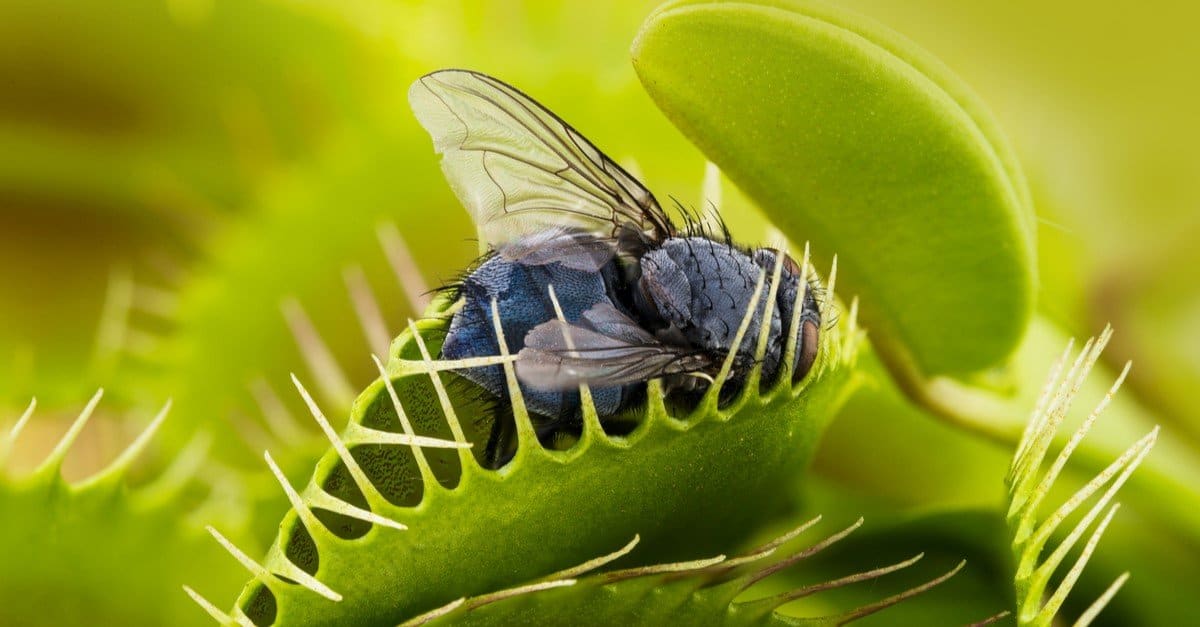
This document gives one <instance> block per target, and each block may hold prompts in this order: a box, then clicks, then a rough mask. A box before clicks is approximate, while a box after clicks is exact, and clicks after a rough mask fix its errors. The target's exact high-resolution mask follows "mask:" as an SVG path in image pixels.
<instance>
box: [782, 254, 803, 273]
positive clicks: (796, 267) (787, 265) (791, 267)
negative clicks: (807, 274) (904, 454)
mask: <svg viewBox="0 0 1200 627" xmlns="http://www.w3.org/2000/svg"><path fill="white" fill-rule="evenodd" d="M783 269H784V271H786V272H788V273H789V274H791V275H793V276H800V264H798V263H796V260H795V259H792V256H791V255H789V254H787V253H783Z"/></svg>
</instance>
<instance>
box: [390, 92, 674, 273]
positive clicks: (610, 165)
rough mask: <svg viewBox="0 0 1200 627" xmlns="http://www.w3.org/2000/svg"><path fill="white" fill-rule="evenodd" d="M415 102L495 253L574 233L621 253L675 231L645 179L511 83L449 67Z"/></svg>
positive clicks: (413, 94)
mask: <svg viewBox="0 0 1200 627" xmlns="http://www.w3.org/2000/svg"><path fill="white" fill-rule="evenodd" d="M408 99H409V103H410V104H411V105H412V109H413V112H414V113H415V114H416V116H417V119H418V120H419V121H420V122H421V125H422V126H423V127H425V130H427V131H428V132H429V134H430V135H431V136H432V137H433V144H434V148H435V149H436V150H437V151H438V152H439V153H441V154H442V170H443V172H445V174H446V179H447V181H448V182H449V183H450V187H451V188H452V189H453V190H454V193H455V194H456V195H457V196H458V198H459V200H460V201H461V202H462V203H463V205H464V206H465V207H466V208H467V211H469V212H470V213H471V217H472V218H473V219H474V221H475V224H476V226H477V228H478V229H479V232H480V236H481V238H482V239H483V241H485V242H486V243H487V244H489V245H490V246H491V247H492V248H495V249H498V250H502V249H503V248H504V247H505V246H507V245H509V244H512V243H514V242H517V241H519V240H522V239H525V238H528V237H530V236H535V235H536V234H538V233H541V232H543V231H546V230H548V229H557V230H559V231H562V230H563V229H567V230H570V231H574V232H579V233H586V234H591V235H592V236H594V237H595V238H596V239H597V240H603V241H606V242H608V245H609V246H610V247H611V248H612V249H613V250H614V252H615V250H616V248H617V247H618V245H619V242H624V241H627V238H626V235H627V234H628V233H629V232H630V231H633V232H635V233H640V234H641V236H642V238H643V239H648V240H649V241H661V240H662V239H664V238H666V237H668V236H669V235H670V234H671V233H672V232H673V231H674V227H673V226H672V225H671V222H670V220H669V219H668V218H667V216H666V214H665V213H664V212H663V210H662V208H661V207H660V206H659V204H658V201H656V200H655V199H654V195H653V194H651V193H650V191H649V190H647V189H646V188H645V187H643V186H642V184H641V183H639V182H638V181H637V179H635V178H633V176H631V175H630V174H629V173H628V172H626V171H625V170H624V169H622V168H621V167H620V166H618V165H617V164H616V163H615V162H613V160H612V159H609V158H608V157H607V156H605V155H604V153H602V152H600V151H599V150H598V149H597V148H596V147H595V146H594V145H593V144H592V143H591V142H589V141H588V140H587V139H585V138H584V137H583V136H582V135H580V134H579V132H578V131H576V130H575V129H574V128H572V127H571V126H570V125H569V124H567V123H566V122H564V121H563V120H562V119H561V118H559V117H558V116H556V115H554V114H553V113H551V112H550V111H548V110H547V109H546V108H545V107H542V106H541V105H539V104H538V103H537V102H535V101H534V100H533V99H532V98H530V97H528V96H526V95H525V94H524V93H522V92H521V91H519V90H517V89H516V88H515V87H512V86H511V85H508V84H506V83H504V82H502V81H500V80H497V79H495V78H492V77H490V76H486V75H484V74H479V73H476V72H471V71H466V70H442V71H439V72H434V73H432V74H428V75H426V76H424V77H422V78H420V79H418V80H417V81H416V82H415V83H413V85H412V87H411V88H410V89H409V91H408ZM609 256H610V257H611V254H610V255H609Z"/></svg>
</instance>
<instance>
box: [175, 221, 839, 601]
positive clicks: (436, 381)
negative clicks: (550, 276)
mask: <svg viewBox="0 0 1200 627" xmlns="http://www.w3.org/2000/svg"><path fill="white" fill-rule="evenodd" d="M379 235H380V241H381V243H382V244H383V247H384V252H385V254H386V256H387V258H388V259H389V262H390V264H391V266H392V268H393V270H394V272H395V275H396V278H397V279H398V281H399V283H400V285H401V286H402V288H403V289H404V292H405V294H406V295H407V296H408V298H409V300H410V304H411V305H412V306H413V307H414V308H416V307H424V306H425V305H426V304H427V302H428V301H427V297H426V295H425V294H426V292H427V290H426V288H425V285H424V283H423V282H421V279H420V274H419V272H418V271H417V268H416V265H415V263H414V262H413V258H412V256H411V254H409V252H408V250H407V248H406V247H405V245H404V242H403V240H402V239H401V238H400V236H399V233H398V231H397V230H396V229H395V227H394V226H390V225H385V226H383V227H381V228H380V229H379ZM779 249H780V250H787V248H786V246H780V247H779ZM808 250H809V249H808V246H805V254H804V262H803V264H802V266H801V267H802V269H803V278H804V279H805V280H802V282H801V283H802V285H803V286H804V287H803V289H801V290H798V292H799V294H798V298H797V302H796V305H795V307H794V310H793V311H794V314H793V320H792V324H791V326H790V327H789V328H790V329H792V330H793V332H792V333H791V335H790V337H789V338H788V340H787V346H786V349H785V352H786V355H787V359H786V361H785V362H784V363H785V364H786V365H785V368H789V369H790V364H791V363H793V360H792V359H791V357H792V356H793V355H794V352H795V351H796V350H798V340H799V337H798V336H799V328H800V325H799V315H800V313H801V311H802V305H803V302H804V298H805V293H806V291H807V289H808V287H809V285H810V281H815V279H816V273H815V271H814V270H813V269H812V267H811V265H810V264H809V252H808ZM782 265H783V256H782V255H779V256H777V263H776V266H775V268H774V269H773V271H772V278H771V282H770V287H769V293H768V298H767V301H766V302H767V305H766V306H767V310H766V312H765V313H766V316H770V315H771V314H772V311H773V307H774V304H775V296H776V291H777V289H778V284H779V278H780V274H781V269H782ZM836 276H837V261H836V258H835V259H834V263H833V267H832V269H831V271H830V273H829V281H828V288H827V290H826V294H825V298H823V299H822V301H821V312H820V315H821V319H822V320H830V319H831V318H832V314H833V307H834V295H833V288H834V284H835V281H836ZM766 278H767V274H766V271H763V272H761V273H760V275H759V279H758V283H757V285H756V288H755V293H754V299H753V300H752V301H751V306H749V307H748V308H747V311H746V314H745V316H744V317H743V320H742V324H741V325H740V327H739V329H738V333H737V336H736V338H735V339H736V343H735V344H734V345H738V346H740V345H741V341H742V338H743V337H744V336H745V333H746V331H747V329H748V328H749V325H750V323H751V321H752V317H753V310H754V307H753V304H754V303H757V302H759V296H760V295H761V294H762V291H763V288H764V286H765V285H766ZM345 279H346V284H347V288H348V291H349V293H350V295H351V303H352V305H353V306H354V310H355V312H356V315H357V317H358V319H359V322H360V324H361V326H362V329H363V332H364V336H365V338H366V340H367V342H368V343H369V345H370V346H371V348H372V350H373V351H374V352H375V353H376V354H387V353H388V352H389V349H390V346H389V344H390V335H391V332H390V331H389V330H388V326H387V323H386V321H385V320H384V317H383V315H382V313H381V312H382V309H381V308H380V306H379V304H378V302H379V301H378V299H377V298H376V297H375V295H374V294H373V292H372V290H371V288H370V286H369V284H368V283H367V282H366V280H365V278H364V275H363V273H362V271H361V270H360V269H358V268H351V269H349V270H347V271H346V274H345ZM551 289H552V288H551ZM551 297H552V298H555V297H554V294H553V291H551ZM554 303H555V305H556V310H557V312H558V315H559V316H560V318H561V316H562V311H561V308H560V307H558V306H557V305H558V303H557V300H556V299H555V300H554ZM492 312H493V325H494V329H495V332H496V334H497V338H498V340H499V342H498V344H499V346H500V349H501V350H500V353H501V354H500V355H498V356H495V357H483V358H476V359H468V360H459V361H445V360H436V359H435V358H434V356H433V355H432V354H431V352H430V350H429V347H428V346H427V344H426V342H425V340H424V338H423V337H422V334H421V326H423V325H418V324H416V323H414V322H413V321H412V320H409V327H408V328H409V331H410V333H411V337H412V340H413V341H414V343H415V345H416V347H417V349H418V350H419V351H420V357H421V358H420V359H419V360H405V359H394V360H393V361H392V363H391V364H389V365H387V366H385V365H384V364H383V363H382V362H381V361H380V359H379V358H378V357H373V360H374V363H375V367H376V370H377V372H378V374H379V376H380V378H381V380H382V381H383V382H384V386H385V388H386V390H387V394H388V395H389V397H390V401H391V405H392V408H393V410H394V411H395V413H396V416H397V418H398V419H399V423H400V427H401V432H399V433H396V432H391V431H383V430H378V429H372V428H369V427H366V426H364V425H361V424H358V423H356V422H354V421H350V422H349V423H348V425H347V427H346V429H345V431H344V432H343V433H342V434H340V435H339V434H338V433H337V432H336V431H335V430H334V428H333V427H332V425H331V424H330V423H329V421H328V420H327V419H326V417H325V415H324V413H323V412H322V410H321V409H320V407H319V406H318V404H317V402H316V401H315V400H314V398H313V396H312V394H310V393H309V391H308V390H307V389H306V388H305V386H304V385H303V384H302V383H301V382H300V380H299V378H297V377H296V376H295V375H293V377H292V379H293V383H294V384H295V386H296V389H297V390H298V392H299V394H300V397H301V398H302V399H303V401H304V404H305V406H306V407H307V408H308V410H309V412H310V413H311V414H312V417H313V419H314V420H315V421H316V422H317V424H318V426H319V428H320V430H321V431H322V432H323V433H324V435H325V436H326V438H327V439H328V440H329V443H330V445H331V446H332V448H333V449H334V451H335V452H336V453H337V456H338V458H339V459H340V461H341V462H342V464H343V465H344V466H345V469H346V471H347V472H348V473H349V475H350V477H351V478H352V480H353V483H354V485H355V487H357V488H358V490H359V491H360V493H361V494H362V496H363V497H364V499H365V501H366V505H367V507H366V508H363V507H357V506H355V505H352V504H350V503H348V502H346V501H344V500H342V499H340V498H337V497H335V496H333V495H331V494H329V493H328V492H326V491H325V489H323V488H322V487H321V486H319V485H317V484H316V483H315V482H312V483H310V484H309V485H308V486H307V487H306V488H305V489H304V490H303V491H301V492H298V491H297V490H296V489H295V488H294V487H293V486H292V485H290V484H289V483H288V482H287V480H286V479H285V478H284V476H283V473H282V472H281V471H280V469H279V467H278V465H277V464H276V463H275V461H274V460H273V459H272V457H271V455H270V453H269V452H268V453H266V454H265V455H264V457H265V459H266V463H267V465H268V467H269V468H270V470H271V472H272V473H273V474H274V476H275V477H276V478H277V479H278V480H279V483H280V485H281V486H282V488H283V490H284V493H285V494H286V496H287V498H288V500H289V502H290V504H291V506H292V508H293V509H294V510H295V512H296V514H297V516H298V518H299V520H300V522H301V523H303V525H304V527H305V528H306V529H317V528H321V527H322V526H323V525H322V523H321V521H320V520H319V519H318V518H317V517H316V515H315V514H314V513H313V510H314V509H323V510H328V511H331V512H334V513H337V514H340V515H342V516H346V517H349V518H352V519H356V520H359V521H363V522H366V523H369V524H373V525H379V526H381V527H385V528H389V529H392V530H395V531H403V530H405V529H406V527H405V525H404V524H403V523H402V522H400V521H399V520H398V519H397V518H398V516H397V514H398V513H399V512H400V511H402V510H403V509H404V508H402V507H400V506H397V505H395V504H393V503H391V502H389V501H388V499H387V498H386V497H385V496H384V495H383V494H381V493H380V491H379V490H378V489H377V488H376V486H375V485H374V484H373V483H372V482H371V480H370V479H369V478H368V476H367V473H366V472H365V471H364V469H363V468H362V467H361V466H360V464H359V463H358V462H357V461H356V460H355V459H354V457H353V455H351V453H350V450H351V448H353V447H356V446H360V445H368V444H377V445H401V446H407V447H408V448H409V450H410V451H411V453H412V456H413V458H414V460H415V463H416V466H417V469H418V471H419V473H420V479H421V481H422V483H423V485H425V486H437V485H439V482H438V479H437V477H436V476H435V471H434V470H433V469H432V467H431V465H430V463H429V461H428V460H427V459H426V456H425V454H424V452H423V450H424V449H426V448H438V449H452V450H457V451H458V460H459V462H460V464H461V465H462V467H464V468H466V467H467V466H468V465H476V466H478V462H477V461H476V460H475V458H474V457H473V456H472V454H471V448H472V443H471V442H469V441H468V439H467V437H466V434H465V432H464V430H463V427H462V423H461V422H460V420H459V417H458V415H457V413H456V411H455V408H454V406H453V405H452V404H451V401H450V396H449V393H448V392H447V390H446V387H445V385H444V384H443V382H442V380H441V377H440V376H439V373H440V372H442V371H445V370H452V369H453V370H457V369H463V368H471V367H482V366H490V365H497V364H501V365H503V366H504V368H505V372H506V376H507V377H508V381H509V386H510V390H512V391H513V394H512V402H513V411H514V415H515V416H516V418H517V437H518V450H520V449H522V448H524V447H529V446H533V445H535V444H537V442H538V440H537V437H536V435H535V431H534V428H533V425H532V422H531V421H530V418H529V415H528V412H527V410H526V409H525V406H524V402H523V399H522V398H521V394H520V388H519V386H518V385H517V384H516V375H515V369H514V368H513V361H514V360H515V356H513V355H511V354H510V352H509V350H508V344H507V342H506V339H505V337H504V334H503V330H502V329H501V326H500V321H499V319H498V318H497V317H496V315H497V314H496V308H495V307H493V308H492ZM856 314H857V302H855V303H852V305H851V308H850V316H849V321H848V325H847V326H846V327H845V328H846V332H845V333H843V334H842V335H843V336H844V337H845V343H846V344H845V345H844V346H835V345H834V344H833V342H835V341H837V340H835V339H834V337H835V336H836V335H837V334H832V333H822V334H821V336H820V337H821V348H820V350H819V357H818V359H817V365H816V367H815V368H814V371H813V372H812V373H810V374H809V377H811V378H819V377H820V376H821V375H822V374H823V372H825V371H826V370H828V369H830V368H833V367H836V366H837V365H838V363H839V361H838V360H840V359H842V358H844V355H843V354H844V353H847V352H850V351H852V350H853V346H852V343H853V342H855V341H856V339H857V336H858V333H857V329H856V328H855V317H856ZM284 317H285V319H286V321H287V323H288V326H289V328H290V329H291V331H292V333H293V336H294V338H295V340H296V342H297V345H298V346H299V348H300V350H301V354H302V356H303V359H304V361H305V363H306V364H307V366H308V367H309V370H310V372H311V374H312V375H313V376H314V379H315V381H316V383H317V389H318V390H319V391H320V392H321V395H322V397H324V398H325V399H326V400H328V401H330V402H331V403H332V404H334V405H336V406H338V407H349V405H350V402H351V401H352V396H353V393H352V391H351V390H352V389H353V388H352V386H351V385H350V383H349V378H348V377H347V376H346V375H345V372H344V370H343V369H342V368H341V366H340V365H339V364H338V363H337V361H336V359H335V358H334V357H333V354H332V351H330V350H329V348H328V346H327V344H326V343H325V342H324V340H322V338H321V336H320V334H319V332H318V331H317V330H316V328H315V326H314V325H313V324H312V322H311V320H310V319H309V317H308V316H307V314H306V313H305V312H304V310H303V308H302V307H301V306H300V304H299V303H298V302H296V301H294V300H290V301H287V302H285V304H284ZM768 332H769V325H763V331H762V332H761V333H760V335H759V337H758V338H757V339H758V343H757V345H756V354H757V355H758V357H759V358H758V360H757V361H758V362H760V363H761V361H762V360H761V357H762V355H763V354H765V351H766V346H767V341H768V339H769V337H768ZM733 357H734V355H733V354H731V355H730V357H729V358H728V359H726V361H725V363H724V364H723V365H722V368H721V370H720V372H719V374H718V376H717V377H716V378H715V380H714V383H713V385H712V386H711V387H710V390H709V394H708V395H707V396H706V400H705V401H703V402H702V405H701V406H702V407H704V406H705V404H706V403H712V404H713V405H711V407H715V403H716V398H717V394H718V392H719V390H720V388H721V386H722V385H723V384H724V383H725V381H726V380H727V378H728V377H729V374H730V370H731V367H732V364H733ZM786 374H789V375H790V372H786ZM406 376H428V377H429V379H430V382H431V384H432V386H433V389H434V391H435V394H436V397H437V399H438V402H439V404H440V407H441V411H442V414H443V416H444V418H445V421H446V424H447V426H448V427H449V430H450V433H451V435H452V438H451V439H440V438H431V437H426V436H420V435H417V434H416V432H415V430H414V428H413V425H412V424H411V423H410V421H409V419H408V417H407V415H406V413H405V411H404V408H403V406H402V404H401V402H400V398H399V396H398V394H397V392H396V389H395V386H394V385H393V383H392V382H393V380H396V379H398V378H400V377H406ZM759 376H760V373H759V368H758V367H756V368H755V370H754V372H753V374H752V377H753V379H752V380H753V381H755V382H757V380H758V377H759ZM780 380H781V381H782V380H788V381H790V376H788V377H782V376H781V377H780ZM747 388H748V389H749V388H751V386H747ZM753 389H757V385H754V386H753ZM251 391H252V393H253V396H254V398H255V399H256V400H257V401H258V403H259V405H260V408H261V409H262V411H263V413H264V416H265V418H266V424H267V425H268V427H269V429H270V432H271V434H273V435H275V436H277V437H278V438H279V439H280V440H282V441H283V443H284V444H285V445H287V444H294V443H295V442H296V441H297V439H299V438H302V437H304V436H303V434H304V433H305V429H304V428H303V427H302V426H300V425H299V423H297V422H296V421H295V420H294V418H292V416H291V415H290V413H289V412H288V410H287V409H286V407H285V405H284V404H283V403H282V401H281V400H280V399H279V397H278V396H277V395H276V394H275V392H274V391H273V390H272V389H271V387H270V386H269V384H267V383H266V381H265V380H263V379H259V380H256V381H254V382H253V383H252V386H251ZM581 393H582V395H583V399H584V405H585V411H584V415H585V431H584V433H585V438H586V437H594V436H595V435H596V434H602V433H603V429H602V427H601V426H600V424H599V419H598V417H597V415H596V412H595V410H594V407H592V406H591V402H590V392H589V391H588V390H587V388H586V386H581ZM265 435H266V434H263V433H256V434H253V436H252V437H253V439H254V440H255V441H257V442H260V443H261V442H264V441H266V440H264V439H263V437H264V436H265ZM268 439H269V438H268ZM209 531H210V533H212V534H213V536H214V537H215V538H216V539H217V541H218V542H219V543H220V544H221V546H223V547H224V548H225V549H226V550H227V551H229V552H230V553H231V554H232V555H233V556H234V558H235V559H237V561H238V562H239V563H241V564H242V565H243V566H244V567H245V568H246V569H247V570H248V571H249V572H250V574H251V576H252V577H253V579H254V580H255V581H258V582H260V583H262V584H263V585H264V586H266V587H267V588H268V589H271V588H273V587H277V586H279V585H281V583H282V581H281V578H283V579H286V580H287V581H288V582H291V583H295V584H298V585H300V586H302V587H304V588H307V589H308V590H310V591H312V592H313V593H314V594H317V595H320V596H321V597H324V598H326V599H329V600H330V601H340V600H341V599H342V595H341V594H340V593H338V592H337V591H335V590H332V589H331V588H329V587H328V586H326V585H325V584H323V583H322V582H320V581H319V580H317V579H316V577H314V576H313V575H311V574H309V573H308V572H305V571H304V570H302V569H301V568H299V567H297V566H296V565H295V564H293V563H291V562H290V561H287V560H285V563H284V564H283V565H282V566H281V567H280V568H279V569H278V572H273V571H271V570H270V569H268V568H267V567H266V566H264V565H262V564H260V563H258V562H256V561H254V560H253V559H252V558H250V557H249V556H248V555H246V554H245V553H244V552H243V551H241V550H239V549H238V548H237V547H236V546H235V545H234V544H233V543H232V542H230V541H228V540H227V539H226V538H225V537H224V536H222V535H221V534H220V533H219V532H218V531H217V530H216V529H213V528H211V527H210V528H209ZM185 590H186V591H187V593H188V595H189V596H191V597H192V599H194V600H195V601H196V602H197V603H198V604H199V605H200V606H201V607H203V608H204V609H205V611H207V612H208V613H209V614H210V615H211V616H212V617H213V618H214V619H216V620H218V621H220V622H223V623H230V622H233V623H238V624H243V625H249V624H252V622H251V621H250V619H249V617H247V616H246V615H245V613H244V612H243V611H242V609H241V608H235V610H234V612H233V614H232V615H229V614H226V613H224V612H222V611H220V610H219V609H218V608H217V607H216V606H214V605H213V604H212V603H210V602H209V601H207V600H206V599H204V597H202V596H201V595H200V594H199V593H197V592H196V591H194V590H192V589H191V588H189V587H186V586H185Z"/></svg>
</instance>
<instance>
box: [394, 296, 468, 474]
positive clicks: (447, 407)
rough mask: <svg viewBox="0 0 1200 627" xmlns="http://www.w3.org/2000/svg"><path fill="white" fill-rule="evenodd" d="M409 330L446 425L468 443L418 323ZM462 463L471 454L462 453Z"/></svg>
mask: <svg viewBox="0 0 1200 627" xmlns="http://www.w3.org/2000/svg"><path fill="white" fill-rule="evenodd" d="M408 328H409V330H410V331H411V332H412V337H413V340H415V341H416V343H417V349H418V350H419V351H420V352H421V361H422V362H424V364H425V367H426V368H428V372H429V380H430V381H431V382H432V383H433V390H434V392H435V393H436V394H437V398H438V403H440V404H441V406H442V414H443V415H444V416H445V417H446V424H448V425H449V426H450V433H451V434H453V435H454V440H455V441H456V442H462V443H466V442H467V436H466V434H465V433H464V432H463V428H462V423H461V422H459V420H458V412H456V411H454V405H452V404H451V403H450V395H449V394H448V393H447V392H446V386H445V385H444V384H443V383H442V378H441V376H439V375H438V373H437V371H436V370H435V369H434V368H433V363H434V359H433V355H431V354H430V353H429V347H428V346H426V345H425V338H423V337H421V331H420V330H419V329H417V323H416V322H414V321H413V320H411V319H410V320H409V321H408ZM459 455H460V461H461V462H462V463H463V464H466V463H467V462H468V460H470V459H472V458H471V455H470V453H467V452H460V454H459Z"/></svg>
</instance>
